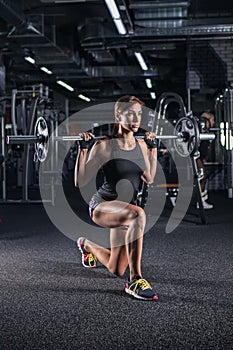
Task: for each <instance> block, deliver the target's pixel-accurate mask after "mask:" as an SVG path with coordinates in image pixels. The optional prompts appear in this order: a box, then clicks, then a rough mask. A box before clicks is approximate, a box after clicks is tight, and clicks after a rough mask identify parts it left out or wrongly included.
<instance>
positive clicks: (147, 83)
mask: <svg viewBox="0 0 233 350" xmlns="http://www.w3.org/2000/svg"><path fill="white" fill-rule="evenodd" d="M146 86H147V87H148V89H151V88H152V82H151V79H146Z"/></svg>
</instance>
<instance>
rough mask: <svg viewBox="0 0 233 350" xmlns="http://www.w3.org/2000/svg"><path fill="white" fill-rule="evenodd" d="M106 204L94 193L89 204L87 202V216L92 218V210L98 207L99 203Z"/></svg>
mask: <svg viewBox="0 0 233 350" xmlns="http://www.w3.org/2000/svg"><path fill="white" fill-rule="evenodd" d="M103 202H106V201H105V200H104V199H103V198H102V197H101V196H100V195H99V194H98V193H95V194H94V195H93V196H92V198H91V200H90V202H89V215H90V217H91V218H92V213H93V210H94V209H95V208H96V207H97V205H99V204H100V203H103Z"/></svg>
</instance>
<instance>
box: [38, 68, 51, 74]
mask: <svg viewBox="0 0 233 350" xmlns="http://www.w3.org/2000/svg"><path fill="white" fill-rule="evenodd" d="M40 69H41V70H42V71H43V72H45V73H47V74H53V73H52V72H51V70H49V69H48V68H46V67H40Z"/></svg>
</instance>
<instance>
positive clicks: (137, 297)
mask: <svg viewBox="0 0 233 350" xmlns="http://www.w3.org/2000/svg"><path fill="white" fill-rule="evenodd" d="M125 292H126V293H127V294H129V295H132V296H133V297H134V298H136V299H140V300H147V301H156V300H158V299H159V298H158V296H157V295H155V296H153V298H144V297H141V296H140V295H138V294H137V293H135V292H133V291H132V290H130V289H128V288H127V287H125Z"/></svg>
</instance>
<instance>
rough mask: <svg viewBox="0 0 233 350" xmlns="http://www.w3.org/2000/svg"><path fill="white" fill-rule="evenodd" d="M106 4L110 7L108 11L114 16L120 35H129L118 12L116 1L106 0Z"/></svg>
mask: <svg viewBox="0 0 233 350" xmlns="http://www.w3.org/2000/svg"><path fill="white" fill-rule="evenodd" d="M105 3H106V5H107V7H108V10H109V12H110V14H111V16H112V19H113V22H114V24H115V26H116V28H117V30H118V33H119V34H121V35H125V34H126V33H127V31H126V29H125V26H124V23H123V21H122V19H121V15H120V13H119V11H118V8H117V6H116V3H115V1H114V0H105Z"/></svg>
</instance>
